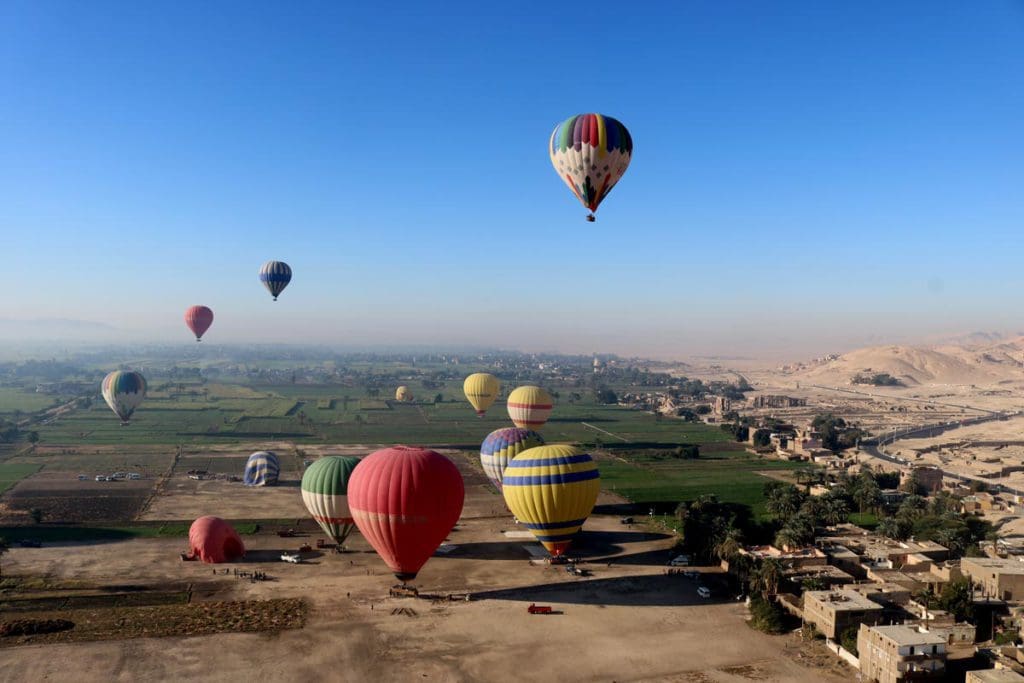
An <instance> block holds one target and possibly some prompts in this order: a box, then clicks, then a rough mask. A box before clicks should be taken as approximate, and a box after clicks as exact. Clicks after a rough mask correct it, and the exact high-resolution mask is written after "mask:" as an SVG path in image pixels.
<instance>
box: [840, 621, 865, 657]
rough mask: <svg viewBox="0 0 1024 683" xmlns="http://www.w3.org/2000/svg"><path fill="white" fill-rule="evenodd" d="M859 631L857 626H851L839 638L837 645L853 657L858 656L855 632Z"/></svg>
mask: <svg viewBox="0 0 1024 683" xmlns="http://www.w3.org/2000/svg"><path fill="white" fill-rule="evenodd" d="M859 629H860V626H859V625H856V626H851V627H850V628H848V629H846V630H845V631H843V632H842V634H841V635H840V636H839V644H840V645H842V646H843V649H844V650H846V651H847V652H849V653H850V654H852V655H853V656H855V657H856V656H857V655H859V654H860V653H859V652H857V631H858V630H859Z"/></svg>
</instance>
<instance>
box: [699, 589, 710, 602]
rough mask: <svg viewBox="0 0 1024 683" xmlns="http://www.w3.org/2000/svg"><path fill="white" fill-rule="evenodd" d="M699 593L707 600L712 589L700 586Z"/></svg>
mask: <svg viewBox="0 0 1024 683" xmlns="http://www.w3.org/2000/svg"><path fill="white" fill-rule="evenodd" d="M697 595H699V596H700V597H702V598H704V599H705V600H707V599H708V598H710V597H711V589H710V588H708V587H707V586H698V587H697Z"/></svg>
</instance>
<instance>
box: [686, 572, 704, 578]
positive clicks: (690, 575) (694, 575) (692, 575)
mask: <svg viewBox="0 0 1024 683" xmlns="http://www.w3.org/2000/svg"><path fill="white" fill-rule="evenodd" d="M683 576H684V577H686V578H687V579H696V578H699V577H700V572H683Z"/></svg>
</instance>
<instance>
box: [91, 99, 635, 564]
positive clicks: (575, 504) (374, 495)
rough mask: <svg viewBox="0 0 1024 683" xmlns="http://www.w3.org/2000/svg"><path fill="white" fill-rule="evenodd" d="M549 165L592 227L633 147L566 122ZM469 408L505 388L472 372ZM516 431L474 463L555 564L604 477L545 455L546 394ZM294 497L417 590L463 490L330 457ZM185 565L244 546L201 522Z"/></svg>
mask: <svg viewBox="0 0 1024 683" xmlns="http://www.w3.org/2000/svg"><path fill="white" fill-rule="evenodd" d="M548 152H549V156H550V159H551V164H552V165H553V166H554V168H555V171H556V172H557V173H558V175H559V177H560V178H561V179H562V180H563V181H564V182H565V183H566V184H567V185H568V186H569V189H570V190H572V192H573V194H574V195H575V196H576V198H577V199H578V200H579V201H580V202H581V203H582V204H583V206H585V207H586V208H587V209H588V211H589V213H588V215H587V220H588V221H591V222H592V221H594V220H595V217H594V212H596V211H597V208H598V206H599V205H600V204H601V202H602V201H604V199H605V197H607V196H608V193H609V192H611V190H612V188H613V187H615V185H616V183H618V182H619V180H620V179H621V178H622V176H623V174H624V173H625V172H626V169H627V168H628V167H629V163H630V161H631V159H632V155H633V139H632V137H631V136H630V134H629V131H628V130H627V129H626V127H625V126H624V125H623V124H622V123H620V122H619V121H618V120H616V119H614V118H612V117H610V116H604V115H602V114H579V115H576V116H571V117H569V118H568V119H566V120H565V121H563V122H562V123H559V124H558V125H557V126H555V129H554V131H552V133H551V137H550V140H549V144H548ZM291 280H292V269H291V267H290V266H289V265H288V264H287V263H284V262H283V261H273V260H271V261H267V262H266V263H264V264H263V266H262V267H261V268H260V269H259V281H260V282H261V283H262V284H263V286H264V287H265V288H266V289H267V291H268V292H269V293H270V295H271V297H273V300H274V301H277V299H278V297H279V296H280V295H281V293H282V292H283V291H284V289H285V288H286V287H287V286H288V284H289V283H290V282H291ZM213 319H214V314H213V310H212V309H210V308H209V307H207V306H203V305H194V306H190V307H189V308H187V309H186V311H185V324H186V326H187V327H188V329H189V330H191V332H192V334H194V335H195V339H196V341H197V342H198V341H201V340H202V337H203V335H204V334H206V332H208V331H209V330H210V327H211V326H212V324H213ZM463 392H464V394H465V396H466V400H467V401H468V402H469V404H470V406H472V408H473V410H474V411H475V412H476V414H477V416H478V417H483V416H484V415H485V414H486V413H487V410H488V409H489V408H490V407H491V406H492V405H494V403H495V402H496V401H497V400H498V397H499V394H500V392H501V382H500V380H499V379H498V378H497V377H495V376H494V375H492V374H489V373H485V372H478V373H474V374H471V375H469V376H468V377H466V379H465V381H464V383H463ZM102 395H103V398H104V400H105V401H106V402H107V405H109V406H110V409H111V410H113V411H114V413H115V414H116V415H117V416H118V417H119V418H120V419H121V424H122V425H128V423H129V420H130V418H131V417H132V414H133V413H134V412H135V410H136V409H137V408H138V407H139V405H140V404H141V403H142V401H143V399H144V398H145V396H146V380H145V378H143V376H142V375H141V374H139V373H138V372H131V371H126V370H117V371H114V372H111V373H110V374H108V375H107V376H106V377H105V378H104V380H103V383H102ZM395 400H396V401H398V402H412V401H414V397H413V393H412V391H411V389H410V388H409V387H407V386H400V387H398V388H397V389H396V391H395ZM506 408H507V410H508V416H509V418H510V419H511V421H512V424H513V425H514V427H506V428H502V429H498V430H496V431H493V432H491V433H490V434H488V435H487V436H486V438H484V439H483V443H482V444H481V447H480V464H481V466H482V468H483V470H484V473H485V475H486V476H487V478H488V480H489V481H490V482H491V483H492V484H493V485H494V486H495V488H496V489H497V490H498V491H499V492H501V493H502V495H503V497H504V500H505V504H506V505H507V506H508V509H509V510H510V511H511V512H512V513H513V514H514V515H515V516H516V518H517V520H518V521H519V523H521V524H522V525H524V526H525V527H526V528H527V529H529V530H530V531H531V532H532V533H533V534H534V536H535V537H536V539H537V540H538V541H539V542H540V543H541V544H542V545H543V546H544V547H545V548H546V549H547V550H548V552H550V553H551V555H552V556H559V555H562V554H564V553H565V552H566V550H567V548H568V547H569V545H570V544H571V543H572V540H573V538H574V537H575V536H576V534H577V533H578V532H579V531H580V529H581V528H582V526H583V524H584V522H585V521H586V519H587V517H589V516H590V513H591V511H592V510H593V507H594V504H595V502H596V500H597V494H598V491H599V490H600V474H599V472H598V469H597V465H596V463H595V462H594V460H593V458H591V457H590V455H588V454H586V453H584V452H583V451H581V450H580V449H578V448H576V447H574V446H571V445H566V444H548V445H546V444H545V440H544V437H543V436H541V434H540V433H539V432H538V431H537V430H540V429H541V428H543V426H544V425H545V423H546V422H547V420H548V417H549V416H550V415H551V412H552V410H553V409H554V401H553V399H552V397H551V395H550V394H549V393H548V392H547V391H545V390H544V389H543V388H541V387H537V386H521V387H517V388H516V389H514V390H513V391H512V392H511V393H509V395H508V399H507V402H506ZM280 472H281V465H280V461H279V459H278V457H277V456H276V455H275V454H274V453H272V452H269V451H259V452H256V453H253V454H252V455H250V456H249V458H248V460H247V462H246V466H245V471H244V476H243V483H244V484H245V485H246V486H252V487H262V486H273V485H274V484H276V483H277V482H278V478H279V476H280ZM300 492H301V496H302V500H303V503H304V504H305V506H306V509H307V510H308V511H309V514H310V516H311V517H312V518H313V519H314V520H315V521H316V522H317V523H318V524H319V525H320V528H321V529H323V531H324V533H325V534H327V536H328V537H329V538H330V539H331V541H332V542H333V543H335V544H336V546H337V547H338V548H339V549H342V548H343V547H344V544H345V542H346V540H347V539H348V538H349V536H350V534H351V533H352V531H353V529H358V530H359V532H360V534H361V535H362V536H363V537H364V538H365V539H366V541H367V542H368V543H369V544H370V545H371V546H372V547H373V549H374V550H375V551H376V552H377V554H378V555H379V556H380V557H381V559H382V560H384V562H385V564H387V566H388V567H389V568H390V569H391V571H392V572H394V574H395V576H396V577H398V578H399V579H400V580H402V581H408V580H412V579H414V578H415V577H416V575H417V574H418V572H419V571H420V569H421V568H422V567H423V566H424V564H426V562H427V560H428V559H429V558H430V557H431V556H432V555H433V554H434V553H435V552H436V551H437V549H438V547H439V546H440V545H441V543H442V542H444V540H445V539H446V538H447V537H448V535H449V533H450V532H451V530H452V529H453V528H454V526H455V524H456V523H457V522H458V520H459V517H460V516H461V514H462V506H463V501H464V498H465V486H464V483H463V480H462V475H461V474H460V473H459V470H458V468H457V467H456V466H455V465H454V464H453V463H452V462H451V460H449V459H448V458H446V457H445V456H443V455H441V454H440V453H438V452H436V451H433V450H430V449H427V448H413V447H408V446H394V447H392V448H385V449H383V450H379V451H376V452H375V453H372V454H370V455H368V456H366V457H364V458H362V459H359V458H355V457H347V456H346V457H342V456H325V457H321V458H319V459H317V460H315V461H313V462H312V463H311V464H309V466H308V467H306V469H305V471H304V472H303V475H302V481H301V485H300ZM189 546H190V549H189V556H190V557H194V558H198V559H201V560H202V561H204V562H214V563H219V562H228V561H231V560H234V559H238V558H240V557H243V556H244V554H245V546H244V544H243V543H242V539H241V537H240V536H239V535H238V533H237V532H236V531H235V530H234V529H233V528H232V527H231V526H230V525H229V524H228V523H227V522H226V521H225V520H223V519H221V518H219V517H214V516H205V517H200V518H199V519H197V520H196V521H195V522H194V523H193V524H192V527H191V528H190V529H189Z"/></svg>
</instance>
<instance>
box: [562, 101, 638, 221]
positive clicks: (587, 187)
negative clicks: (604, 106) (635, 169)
mask: <svg viewBox="0 0 1024 683" xmlns="http://www.w3.org/2000/svg"><path fill="white" fill-rule="evenodd" d="M548 152H549V153H550V156H551V165H552V166H554V167H555V171H556V172H557V173H558V175H559V177H560V178H561V179H562V180H563V181H565V184H566V185H568V186H569V189H570V190H572V192H573V194H575V195H576V198H577V199H579V200H580V202H581V203H582V204H583V206H585V207H587V208H588V209H590V211H591V212H594V211H596V210H597V206H598V205H599V204H600V203H601V201H602V200H604V198H605V197H607V196H608V193H609V192H611V191H612V188H613V187H615V184H616V183H617V182H619V179H621V178H622V175H623V174H624V173H625V172H626V169H627V168H628V167H629V162H630V160H631V159H632V158H633V138H632V137H630V135H629V131H628V130H626V127H625V126H624V125H622V124H621V123H620V122H619V121H617V120H615V119H613V118H612V117H610V116H604V115H602V114H578V115H576V116H570V117H569V118H567V119H566V120H565V121H562V122H561V123H560V124H558V125H557V126H555V130H554V131H552V133H551V139H550V140H549V141H548ZM592 217H593V213H591V218H592Z"/></svg>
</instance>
